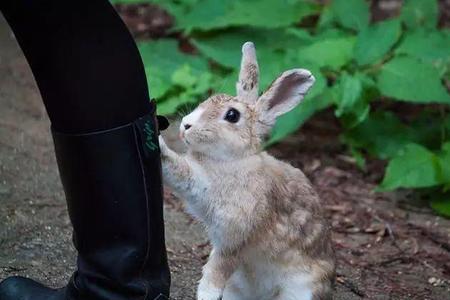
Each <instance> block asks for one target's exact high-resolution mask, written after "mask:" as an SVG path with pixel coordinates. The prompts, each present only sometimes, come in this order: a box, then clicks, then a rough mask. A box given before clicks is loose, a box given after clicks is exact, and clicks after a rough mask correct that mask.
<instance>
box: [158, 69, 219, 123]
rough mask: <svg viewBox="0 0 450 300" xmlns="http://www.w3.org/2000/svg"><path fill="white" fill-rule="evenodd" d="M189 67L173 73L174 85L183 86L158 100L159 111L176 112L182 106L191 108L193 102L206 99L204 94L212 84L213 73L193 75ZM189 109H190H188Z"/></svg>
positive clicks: (160, 112)
mask: <svg viewBox="0 0 450 300" xmlns="http://www.w3.org/2000/svg"><path fill="white" fill-rule="evenodd" d="M189 72H190V71H189V69H187V68H181V69H179V71H176V72H175V73H174V74H173V82H174V85H178V87H182V88H183V89H182V90H178V89H177V93H175V94H171V93H170V92H169V95H168V96H167V97H165V98H164V99H162V100H161V101H160V102H158V113H159V114H162V115H169V114H174V113H175V112H177V111H178V110H179V109H180V108H190V107H191V106H192V105H193V104H197V103H198V102H200V101H202V100H204V99H203V96H205V95H206V94H207V91H208V90H209V89H210V88H211V85H212V75H211V73H203V74H201V75H200V76H199V77H193V76H192V75H191V74H190V73H189ZM188 110H189V109H188Z"/></svg>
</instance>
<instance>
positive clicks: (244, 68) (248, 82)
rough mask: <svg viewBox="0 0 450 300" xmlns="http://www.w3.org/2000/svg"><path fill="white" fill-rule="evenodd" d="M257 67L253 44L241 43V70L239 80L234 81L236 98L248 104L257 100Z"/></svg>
mask: <svg viewBox="0 0 450 300" xmlns="http://www.w3.org/2000/svg"><path fill="white" fill-rule="evenodd" d="M258 86H259V68H258V62H257V61H256V50H255V45H253V43H252V42H246V43H245V44H244V45H242V61H241V70H240V72H239V81H238V82H237V83H236V92H237V96H238V99H239V100H240V101H242V102H246V103H248V104H255V102H256V100H258Z"/></svg>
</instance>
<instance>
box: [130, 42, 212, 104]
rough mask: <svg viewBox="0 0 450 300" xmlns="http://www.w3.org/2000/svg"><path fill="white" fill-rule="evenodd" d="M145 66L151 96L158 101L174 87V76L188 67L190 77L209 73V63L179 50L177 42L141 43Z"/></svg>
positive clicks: (140, 49) (140, 48) (140, 47)
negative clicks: (181, 69)
mask: <svg viewBox="0 0 450 300" xmlns="http://www.w3.org/2000/svg"><path fill="white" fill-rule="evenodd" d="M139 51H140V53H141V56H142V60H143V62H144V66H145V73H146V75H147V81H148V85H149V88H150V94H151V95H152V97H154V98H156V99H157V100H158V99H159V98H160V97H162V96H164V95H165V94H166V93H167V92H168V91H169V90H170V89H171V88H172V87H173V82H172V79H173V78H172V76H173V74H174V73H175V72H176V71H177V70H179V69H180V68H186V66H188V68H189V70H190V76H194V77H199V76H200V75H201V74H203V73H205V72H207V71H208V62H207V61H206V60H205V59H203V58H202V57H199V56H192V55H187V54H184V53H182V52H180V51H179V50H178V46H177V42H176V41H175V40H168V39H164V40H158V41H148V42H141V43H139Z"/></svg>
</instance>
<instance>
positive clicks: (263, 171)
mask: <svg viewBox="0 0 450 300" xmlns="http://www.w3.org/2000/svg"><path fill="white" fill-rule="evenodd" d="M242 52H243V56H242V64H241V72H240V76H239V81H238V82H237V96H236V97H233V96H228V95H224V94H220V95H214V96H211V97H210V98H209V99H207V100H206V101H205V102H203V103H201V104H200V105H199V106H198V108H196V109H195V110H194V111H193V112H192V113H190V114H189V115H187V116H186V117H184V118H183V120H182V123H181V126H180V136H181V138H182V139H183V141H184V142H185V144H186V145H187V148H188V152H187V153H186V154H185V155H179V154H177V153H175V152H174V151H172V150H170V149H169V148H168V147H167V145H166V144H165V142H164V140H163V138H161V137H160V148H161V156H162V169H163V176H164V180H165V183H166V184H168V185H169V186H170V187H171V188H172V189H173V191H174V192H175V193H176V194H178V195H179V196H180V197H181V198H183V199H185V201H186V202H187V208H188V210H189V212H190V213H192V214H193V215H194V216H195V217H196V218H197V219H199V220H200V221H201V222H203V223H204V225H205V226H206V228H207V231H208V235H209V238H210V240H211V244H212V247H213V250H212V252H211V254H210V257H209V260H208V263H207V264H206V265H205V266H204V268H203V277H202V279H201V280H200V284H199V287H198V299H201V300H218V299H223V300H238V299H239V300H264V299H267V300H269V299H280V300H281V299H282V300H288V299H289V300H294V299H295V300H300V299H301V300H318V299H321V300H324V299H331V290H332V281H333V278H334V271H335V263H334V255H333V250H332V247H331V242H330V233H329V228H328V225H327V222H326V220H325V218H324V216H323V214H322V211H321V203H320V201H319V198H318V196H317V194H316V192H315V191H314V189H313V188H312V187H311V184H310V182H309V181H308V179H307V178H306V177H305V175H304V174H303V173H302V172H301V171H300V170H299V169H296V168H294V167H292V166H291V165H289V164H287V163H284V162H282V161H279V160H277V159H275V158H274V157H272V156H270V155H269V154H268V153H266V152H264V151H262V150H261V148H262V144H263V141H264V137H265V136H266V135H267V134H268V133H269V131H270V129H271V128H272V126H273V125H274V124H275V119H276V118H277V117H278V116H279V115H281V114H284V113H286V112H288V111H290V110H291V109H292V108H294V107H295V106H296V105H297V104H298V103H299V102H300V101H301V100H302V99H303V97H304V95H305V94H306V92H307V91H308V90H309V88H310V87H311V86H312V85H313V83H314V77H313V76H312V74H311V73H310V72H309V71H307V70H304V69H294V70H290V71H286V72H284V73H283V74H282V75H281V76H280V77H279V78H277V79H276V80H275V81H274V82H273V83H272V85H271V86H270V88H269V89H268V90H267V91H266V92H265V93H263V94H262V96H260V97H258V77H259V74H258V72H259V71H258V64H257V62H256V54H255V48H254V46H253V44H252V43H250V42H247V43H245V44H244V45H243V47H242ZM230 108H234V109H236V110H237V111H238V112H240V118H239V120H238V121H237V122H236V123H232V122H229V121H227V120H225V119H224V117H225V115H226V114H227V112H228V111H229V109H230ZM189 126H190V127H189ZM186 128H187V129H186Z"/></svg>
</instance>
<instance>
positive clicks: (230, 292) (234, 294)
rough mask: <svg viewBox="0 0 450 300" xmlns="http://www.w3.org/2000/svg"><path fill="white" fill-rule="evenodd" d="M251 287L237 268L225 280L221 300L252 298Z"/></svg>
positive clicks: (247, 299)
mask: <svg viewBox="0 0 450 300" xmlns="http://www.w3.org/2000/svg"><path fill="white" fill-rule="evenodd" d="M253 299H254V295H253V296H252V294H251V287H250V285H249V282H248V281H247V279H246V277H245V274H244V273H243V272H242V271H240V270H238V271H236V272H234V273H233V275H232V276H231V277H230V279H229V280H228V281H227V284H226V286H225V290H224V291H223V297H222V300H253Z"/></svg>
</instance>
